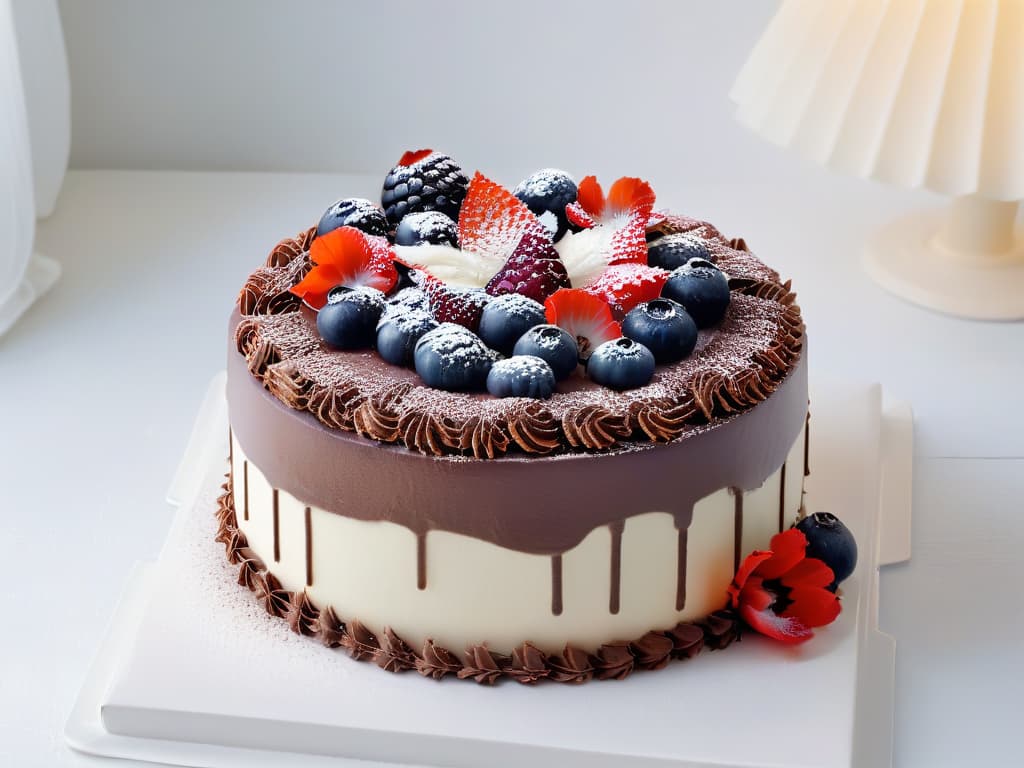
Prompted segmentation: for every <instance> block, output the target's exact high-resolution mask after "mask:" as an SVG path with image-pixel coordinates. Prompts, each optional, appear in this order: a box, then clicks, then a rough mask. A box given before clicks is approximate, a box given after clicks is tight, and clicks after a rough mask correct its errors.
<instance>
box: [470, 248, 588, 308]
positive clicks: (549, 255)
mask: <svg viewBox="0 0 1024 768" xmlns="http://www.w3.org/2000/svg"><path fill="white" fill-rule="evenodd" d="M568 287H569V276H568V274H566V271H565V266H564V265H563V264H562V261H561V259H559V258H558V251H556V250H555V246H554V245H553V244H552V242H551V234H550V232H548V231H547V230H545V235H544V236H543V237H541V236H539V235H538V234H537V233H535V232H527V233H526V234H524V235H523V237H522V239H521V240H520V241H519V245H518V246H517V247H516V249H515V252H514V253H513V254H512V255H511V256H509V258H508V261H506V262H505V264H504V265H503V266H502V268H501V269H500V270H498V273H497V274H496V275H494V277H492V278H491V279H490V282H488V283H487V292H488V293H489V294H491V295H493V296H500V295H501V294H503V293H518V294H521V295H523V296H528V297H530V298H531V299H533V300H534V301H539V302H543V301H544V300H545V299H546V298H547V297H548V296H550V295H551V294H553V293H554V292H555V291H557V290H558V289H559V288H568Z"/></svg>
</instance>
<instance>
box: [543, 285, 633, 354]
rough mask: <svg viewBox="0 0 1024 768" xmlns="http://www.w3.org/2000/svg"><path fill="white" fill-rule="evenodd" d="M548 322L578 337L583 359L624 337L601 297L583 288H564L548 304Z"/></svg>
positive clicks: (550, 298) (552, 296)
mask: <svg viewBox="0 0 1024 768" xmlns="http://www.w3.org/2000/svg"><path fill="white" fill-rule="evenodd" d="M544 312H545V315H546V316H547V321H548V322H549V323H551V324H552V325H557V326H558V327H559V328H564V329H565V330H567V331H568V332H569V333H571V334H572V335H573V336H575V337H576V343H577V344H578V345H579V348H580V359H581V360H586V359H587V358H589V357H590V353H591V352H592V351H593V350H594V349H596V348H597V347H599V346H600V345H602V344H604V343H605V342H606V341H611V340H612V339H617V338H619V337H620V336H621V335H622V328H621V326H619V324H618V323H617V322H615V319H614V318H613V317H612V311H611V308H610V307H609V306H608V305H607V304H606V303H605V302H604V301H602V300H601V299H599V298H598V297H597V296H594V295H593V294H591V293H587V292H586V291H584V290H582V289H580V288H562V289H561V290H559V291H555V293H554V294H552V295H551V296H550V297H549V298H548V300H547V301H545V302H544Z"/></svg>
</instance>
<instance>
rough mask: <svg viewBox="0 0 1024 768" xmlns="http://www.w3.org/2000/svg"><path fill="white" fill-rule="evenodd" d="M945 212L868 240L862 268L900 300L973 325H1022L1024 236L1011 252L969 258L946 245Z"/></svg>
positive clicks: (894, 225)
mask: <svg viewBox="0 0 1024 768" xmlns="http://www.w3.org/2000/svg"><path fill="white" fill-rule="evenodd" d="M945 221H946V217H945V216H944V215H943V213H942V212H941V211H939V212H926V213H915V214H911V215H910V216H906V217H903V218H900V219H897V220H895V221H893V222H890V223H889V224H887V225H885V226H884V227H882V228H881V229H880V230H878V231H877V232H876V233H875V234H874V235H872V236H871V238H870V239H869V240H868V243H867V247H866V249H865V253H864V266H865V268H866V269H867V272H868V274H869V275H870V276H871V278H872V279H873V280H874V281H875V282H877V283H878V284H879V285H881V286H882V287H883V288H885V289H886V290H887V291H889V292H891V293H894V294H896V295H897V296H899V297H900V298H902V299H906V300H907V301H910V302H913V303H914V304H919V305H921V306H923V307H927V308H928V309H933V310H937V311H939V312H944V313H946V314H949V315H956V316H958V317H965V318H971V319H975V320H1021V319H1024V231H1018V232H1017V237H1016V239H1015V240H1014V244H1013V246H1012V247H1011V249H1010V250H1008V251H1005V252H1002V253H998V254H992V253H984V252H978V253H968V252H962V251H957V250H954V249H951V248H950V247H949V246H946V245H944V243H943V242H942V240H941V238H940V236H939V233H940V232H941V231H942V228H943V226H944V223H945Z"/></svg>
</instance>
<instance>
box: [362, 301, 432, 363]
mask: <svg viewBox="0 0 1024 768" xmlns="http://www.w3.org/2000/svg"><path fill="white" fill-rule="evenodd" d="M435 328H437V321H436V320H435V319H434V318H433V317H431V315H430V313H429V312H424V311H422V310H419V309H409V310H407V311H405V312H396V313H395V314H392V315H390V316H386V317H384V318H383V319H382V320H381V321H380V323H379V324H378V325H377V354H379V355H380V356H381V357H383V358H384V359H385V360H387V361H388V362H389V363H391V364H392V365H412V363H413V350H415V348H416V342H417V341H419V340H420V338H421V337H423V336H424V335H425V334H426V333H428V332H429V331H432V330H434V329H435Z"/></svg>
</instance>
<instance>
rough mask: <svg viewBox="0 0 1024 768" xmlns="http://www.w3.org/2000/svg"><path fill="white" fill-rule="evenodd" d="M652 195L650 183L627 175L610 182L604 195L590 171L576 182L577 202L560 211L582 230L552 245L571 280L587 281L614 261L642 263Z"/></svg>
mask: <svg viewBox="0 0 1024 768" xmlns="http://www.w3.org/2000/svg"><path fill="white" fill-rule="evenodd" d="M654 199H655V198H654V191H653V190H652V189H651V185H650V184H648V183H647V182H646V181H643V180H642V179H638V178H634V177H631V176H624V177H623V178H621V179H618V180H617V181H616V182H615V183H614V184H612V187H611V189H610V190H608V199H607V200H606V199H605V197H604V193H603V192H602V190H601V185H600V184H598V183H597V179H595V178H594V177H593V176H587V177H586V178H585V179H583V181H581V182H580V185H579V193H578V196H577V201H576V202H575V203H573V204H571V205H569V206H567V207H566V209H565V211H566V216H567V217H568V218H569V220H570V221H571V222H573V223H574V224H575V225H576V226H578V227H582V228H583V231H581V232H575V233H570V234H567V235H566V236H565V237H563V238H562V239H561V240H560V241H559V242H558V245H557V248H558V254H559V256H560V257H561V258H562V261H563V263H564V264H565V268H566V270H567V271H568V272H569V279H570V280H571V281H572V284H573V285H586V284H587V283H589V282H590V281H592V280H594V279H596V278H597V276H598V275H599V274H600V273H601V272H602V271H604V269H605V268H606V267H609V266H613V265H615V264H646V263H647V224H648V221H649V220H650V218H651V211H652V209H653V207H654Z"/></svg>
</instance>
